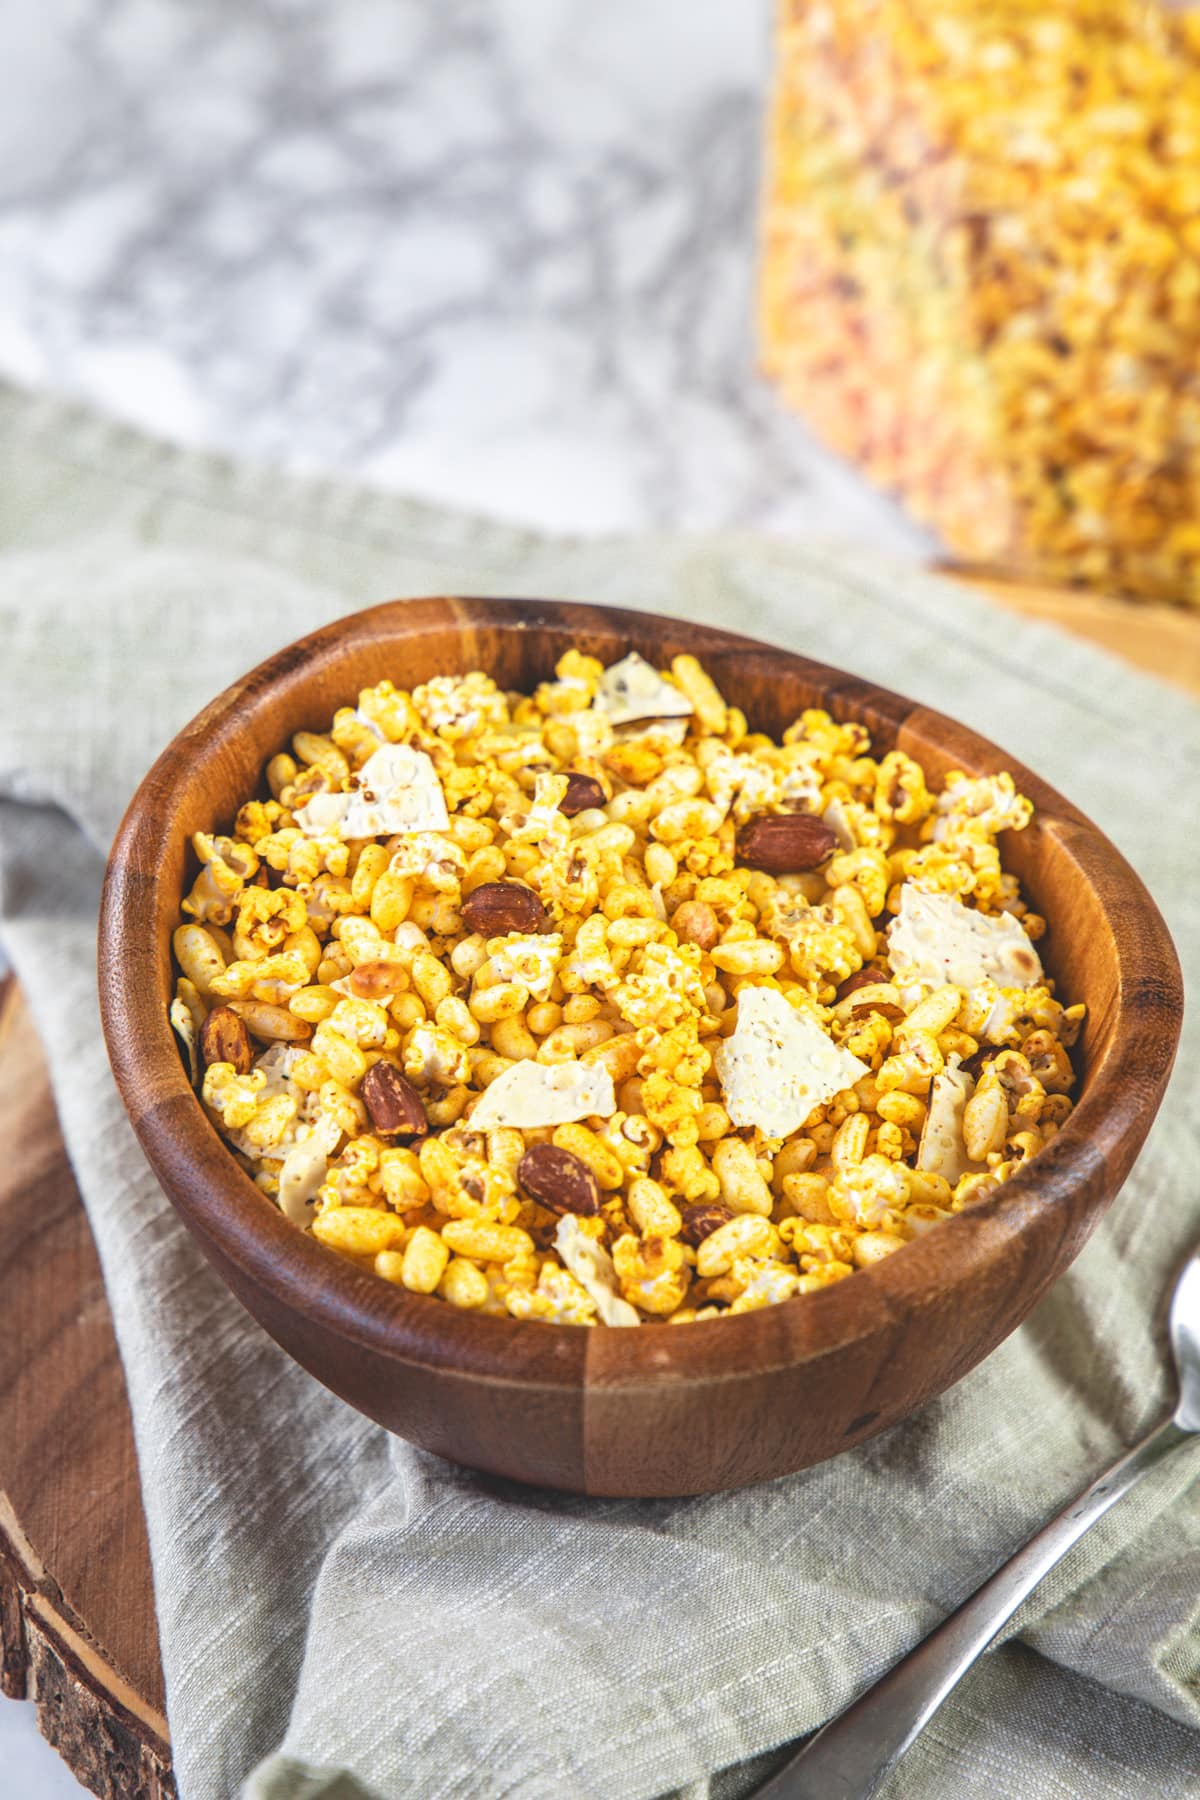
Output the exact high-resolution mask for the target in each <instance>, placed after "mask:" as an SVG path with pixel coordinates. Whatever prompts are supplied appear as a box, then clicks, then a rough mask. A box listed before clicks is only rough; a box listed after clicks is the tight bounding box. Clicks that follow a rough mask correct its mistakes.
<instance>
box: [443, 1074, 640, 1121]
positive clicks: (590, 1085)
mask: <svg viewBox="0 0 1200 1800" xmlns="http://www.w3.org/2000/svg"><path fill="white" fill-rule="evenodd" d="M616 1110H617V1097H616V1094H615V1093H614V1092H613V1080H612V1076H611V1075H610V1074H609V1072H608V1070H607V1069H606V1068H604V1067H603V1065H601V1064H598V1063H582V1062H565V1063H550V1064H546V1063H538V1062H518V1063H514V1064H513V1065H512V1067H511V1068H510V1069H505V1070H504V1072H503V1073H502V1074H500V1075H498V1076H497V1077H496V1079H495V1081H493V1082H492V1083H491V1085H490V1087H488V1088H487V1090H486V1091H485V1093H484V1095H483V1098H482V1099H481V1100H480V1101H479V1102H478V1104H477V1105H476V1107H475V1110H474V1112H473V1113H472V1114H471V1124H472V1126H473V1128H474V1129H475V1130H476V1131H487V1130H491V1129H492V1128H493V1127H494V1126H497V1125H507V1126H515V1127H516V1129H517V1130H519V1131H530V1130H535V1129H537V1128H538V1127H539V1126H542V1125H572V1124H575V1123H576V1122H577V1121H578V1120H580V1119H592V1118H601V1119H607V1118H610V1117H611V1116H612V1114H613V1113H615V1112H616Z"/></svg>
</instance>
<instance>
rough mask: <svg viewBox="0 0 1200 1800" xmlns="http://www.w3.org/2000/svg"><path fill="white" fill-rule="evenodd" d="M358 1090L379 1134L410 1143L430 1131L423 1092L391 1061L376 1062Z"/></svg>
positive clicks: (375, 1130) (391, 1140)
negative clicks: (419, 1091)
mask: <svg viewBox="0 0 1200 1800" xmlns="http://www.w3.org/2000/svg"><path fill="white" fill-rule="evenodd" d="M358 1091H359V1094H360V1096H361V1098H362V1102H363V1105H364V1106H365V1107H366V1109H367V1111H368V1112H369V1113H370V1115H371V1125H372V1128H373V1130H374V1132H375V1135H376V1137H381V1138H384V1139H386V1140H387V1141H388V1142H399V1143H408V1142H411V1140H412V1139H413V1138H423V1137H424V1136H425V1135H426V1133H427V1132H428V1130H429V1120H428V1119H427V1118H426V1117H425V1108H424V1106H423V1105H422V1103H421V1096H420V1094H418V1092H417V1090H416V1088H415V1087H414V1086H413V1084H412V1082H411V1081H406V1080H405V1078H404V1076H403V1075H402V1074H401V1073H400V1071H399V1069H397V1068H395V1067H394V1066H393V1064H391V1063H390V1062H376V1063H372V1064H371V1067H370V1068H369V1069H368V1070H367V1072H366V1074H365V1075H364V1076H363V1078H362V1083H361V1085H360V1087H359V1090H358Z"/></svg>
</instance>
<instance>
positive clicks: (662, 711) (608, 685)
mask: <svg viewBox="0 0 1200 1800" xmlns="http://www.w3.org/2000/svg"><path fill="white" fill-rule="evenodd" d="M592 704H593V706H595V707H596V708H597V709H598V710H599V711H600V712H602V713H604V714H605V716H606V717H607V719H608V722H609V724H610V725H632V724H633V722H634V720H635V719H687V718H690V717H691V712H692V703H691V701H690V700H689V699H688V697H687V695H686V694H685V693H683V692H681V690H680V689H679V688H677V687H676V686H675V683H674V682H673V681H666V680H664V679H663V677H662V676H661V675H660V674H659V672H658V670H657V669H655V668H652V667H651V665H650V664H649V663H648V662H647V661H646V659H645V658H644V657H642V656H639V655H638V653H637V651H636V650H631V651H630V652H629V655H628V656H626V657H622V659H621V661H620V662H617V663H613V664H612V666H611V667H610V668H607V669H605V671H604V673H603V675H602V676H601V677H600V685H599V686H598V687H597V689H596V698H595V699H594V700H593V702H592Z"/></svg>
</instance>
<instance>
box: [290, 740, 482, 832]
mask: <svg viewBox="0 0 1200 1800" xmlns="http://www.w3.org/2000/svg"><path fill="white" fill-rule="evenodd" d="M353 781H354V786H353V787H352V788H351V789H350V791H349V792H348V793H340V794H339V793H318V794H313V795H312V797H311V798H310V799H309V800H308V802H307V804H306V805H304V806H302V807H299V808H297V812H296V817H297V821H298V823H299V825H300V829H301V831H302V832H303V833H304V835H305V836H306V837H335V838H339V839H347V838H373V837H393V836H395V834H396V833H397V832H416V831H445V829H446V827H447V826H448V825H449V823H450V818H449V814H448V813H447V811H446V796H445V794H443V792H442V786H441V783H440V782H439V780H438V778H437V772H436V770H435V769H434V766H433V763H432V762H431V760H430V758H429V756H428V755H427V754H426V752H425V751H424V750H414V749H413V747H412V746H411V745H410V744H383V745H381V747H380V748H379V749H378V750H376V751H375V753H374V755H373V756H370V757H368V759H367V761H366V762H365V763H364V764H363V766H362V768H361V769H360V770H359V772H358V774H357V775H356V776H355V777H353Z"/></svg>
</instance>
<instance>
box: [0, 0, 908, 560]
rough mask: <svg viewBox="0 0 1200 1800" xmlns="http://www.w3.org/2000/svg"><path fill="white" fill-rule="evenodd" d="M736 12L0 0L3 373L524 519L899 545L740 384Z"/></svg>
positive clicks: (754, 119) (744, 291)
mask: <svg viewBox="0 0 1200 1800" xmlns="http://www.w3.org/2000/svg"><path fill="white" fill-rule="evenodd" d="M767 52H768V7H767V4H766V0H691V3H690V4H689V3H685V0H605V3H604V4H597V3H596V0H321V3H315V0H190V3H189V0H49V3H48V0H4V4H3V6H2V7H0V370H2V371H4V372H7V373H10V374H13V375H15V376H17V377H18V378H22V379H25V380H28V381H31V382H35V383H38V384H44V385H49V386H52V387H55V388H59V389H62V390H66V391H69V392H75V393H79V394H82V395H84V396H86V397H88V398H90V399H93V400H95V401H98V402H100V403H101V404H103V405H106V406H108V407H110V408H112V409H114V410H117V411H119V412H121V413H123V414H124V415H126V416H128V417H131V418H133V419H135V420H137V421H138V422H141V423H143V424H145V425H148V426H150V427H152V428H153V429H155V430H159V431H163V432H166V433H167V434H168V435H171V436H173V437H176V438H180V439H182V440H184V441H189V442H198V443H209V444H215V445H218V446H222V447H227V448H230V449H236V450H240V451H243V452H246V453H249V454H253V455H256V456H260V457H268V458H273V459H277V460H282V461H283V462H285V463H286V464H288V465H290V466H292V467H302V468H303V467H307V468H314V467H317V468H320V467H336V468H338V469H341V470H344V471H350V472H356V473H359V474H361V475H363V476H365V477H368V478H370V479H372V480H375V481H377V482H379V483H382V484H385V485H387V486H389V487H396V488H403V489H406V490H408V491H410V492H412V493H415V494H420V495H424V496H428V497H433V498H438V499H442V500H447V501H450V502H453V503H456V504H460V505H466V506H472V507H477V508H482V509H486V510H489V511H495V512H501V513H505V514H508V515H511V516H515V517H519V518H522V519H526V520H529V521H531V522H534V523H539V524H544V525H548V526H554V527H560V528H567V529H582V530H596V529H608V528H621V527H626V526H640V525H665V526H683V527H710V526H722V525H755V526H759V527H766V528H768V529H771V530H779V531H783V530H800V531H807V532H819V533H820V534H821V535H823V536H826V537H831V536H832V537H837V536H845V537H850V538H853V539H862V538H863V537H870V538H871V539H873V540H875V541H878V542H881V543H883V544H885V545H887V546H888V547H890V548H893V549H899V550H901V551H911V552H913V553H919V551H920V550H921V549H922V547H923V541H922V539H921V538H920V536H919V535H918V534H917V533H916V532H915V530H913V529H912V528H910V527H909V526H907V525H905V524H904V523H902V522H901V520H900V518H899V516H898V514H897V513H895V512H894V511H893V509H892V508H891V507H890V506H888V505H887V504H886V503H884V502H882V501H880V500H878V499H876V498H875V497H873V496H871V495H870V494H869V493H868V492H867V491H866V490H865V488H863V487H862V486H861V485H860V484H859V482H858V481H857V479H856V478H855V477H854V476H853V475H852V474H850V473H849V472H848V471H845V470H843V469H841V468H840V467H839V466H838V465H837V464H835V463H834V462H832V461H831V460H830V459H828V458H826V457H824V456H823V455H822V454H821V453H820V452H819V451H817V450H816V449H815V448H814V447H813V446H812V444H811V443H810V442H809V440H808V438H807V436H806V434H805V432H804V429H803V427H802V426H801V425H800V424H799V422H798V421H796V420H795V419H793V418H792V417H790V416H789V415H788V414H786V413H785V412H784V411H783V409H782V408H781V407H780V406H779V405H778V403H777V402H776V400H775V398H774V396H773V394H772V393H771V392H770V390H769V389H767V388H766V387H765V386H764V385H763V384H762V383H761V382H760V380H759V379H758V377H757V376H756V374H755V372H754V347H753V310H754V307H753V254H754V233H755V220H756V209H757V199H758V195H757V188H758V179H759V166H760V157H761V117H760V115H761V108H762V96H763V91H764V86H765V68H766V60H767Z"/></svg>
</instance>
